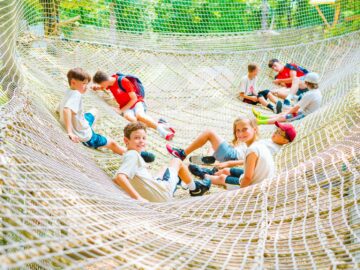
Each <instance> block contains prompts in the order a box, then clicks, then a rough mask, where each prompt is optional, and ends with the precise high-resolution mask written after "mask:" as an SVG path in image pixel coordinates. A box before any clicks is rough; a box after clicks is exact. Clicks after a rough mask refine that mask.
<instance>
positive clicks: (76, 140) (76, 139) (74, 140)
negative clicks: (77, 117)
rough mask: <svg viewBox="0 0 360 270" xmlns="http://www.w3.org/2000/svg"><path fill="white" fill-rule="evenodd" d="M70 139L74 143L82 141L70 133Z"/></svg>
mask: <svg viewBox="0 0 360 270" xmlns="http://www.w3.org/2000/svg"><path fill="white" fill-rule="evenodd" d="M68 136H69V139H70V140H72V141H73V142H74V143H79V142H80V139H79V137H78V136H76V135H75V134H74V133H69V134H68Z"/></svg>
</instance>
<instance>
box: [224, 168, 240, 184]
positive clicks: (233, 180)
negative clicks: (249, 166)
mask: <svg viewBox="0 0 360 270" xmlns="http://www.w3.org/2000/svg"><path fill="white" fill-rule="evenodd" d="M243 173H244V170H243V169H241V168H231V169H230V175H228V176H227V177H226V179H225V183H226V184H230V185H239V184H240V182H239V178H240V176H241V175H242V174H243Z"/></svg>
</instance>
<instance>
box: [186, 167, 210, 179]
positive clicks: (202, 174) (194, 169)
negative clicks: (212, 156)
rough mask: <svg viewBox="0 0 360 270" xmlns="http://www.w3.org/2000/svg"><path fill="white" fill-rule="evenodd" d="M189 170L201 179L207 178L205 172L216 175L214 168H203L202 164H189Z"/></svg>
mask: <svg viewBox="0 0 360 270" xmlns="http://www.w3.org/2000/svg"><path fill="white" fill-rule="evenodd" d="M189 171H190V172H191V173H192V174H193V175H195V176H197V177H200V178H201V179H204V178H205V174H209V175H214V169H208V168H201V167H200V166H197V165H195V164H190V165H189Z"/></svg>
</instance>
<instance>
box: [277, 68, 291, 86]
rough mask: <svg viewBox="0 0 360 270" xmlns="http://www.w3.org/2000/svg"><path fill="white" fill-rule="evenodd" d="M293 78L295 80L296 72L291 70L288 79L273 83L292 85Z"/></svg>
mask: <svg viewBox="0 0 360 270" xmlns="http://www.w3.org/2000/svg"><path fill="white" fill-rule="evenodd" d="M294 78H296V71H295V70H291V71H290V78H286V79H275V81H274V83H275V84H282V83H292V82H293V80H294Z"/></svg>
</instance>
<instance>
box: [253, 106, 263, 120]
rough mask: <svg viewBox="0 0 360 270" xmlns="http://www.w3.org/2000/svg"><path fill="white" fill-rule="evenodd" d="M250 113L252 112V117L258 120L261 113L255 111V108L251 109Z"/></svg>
mask: <svg viewBox="0 0 360 270" xmlns="http://www.w3.org/2000/svg"><path fill="white" fill-rule="evenodd" d="M251 111H252V113H253V115H254V116H255V117H256V118H258V117H259V116H261V113H260V112H258V111H257V110H255V108H252V109H251Z"/></svg>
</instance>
